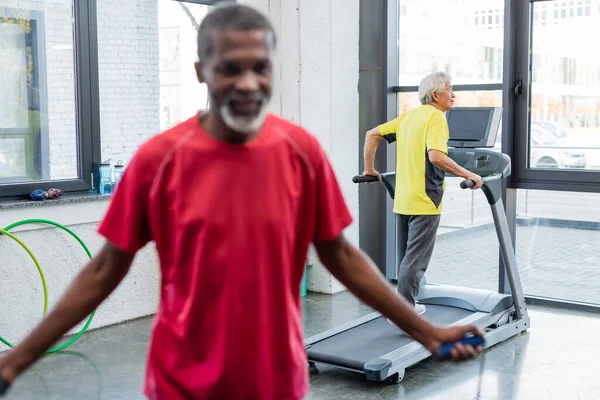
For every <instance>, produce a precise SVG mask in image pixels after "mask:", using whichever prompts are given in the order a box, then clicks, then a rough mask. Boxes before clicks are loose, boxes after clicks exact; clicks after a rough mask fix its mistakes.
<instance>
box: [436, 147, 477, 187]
mask: <svg viewBox="0 0 600 400" xmlns="http://www.w3.org/2000/svg"><path fill="white" fill-rule="evenodd" d="M427 155H428V157H429V161H431V163H432V164H433V165H435V166H436V167H438V168H439V169H441V170H442V171H444V172H447V173H449V174H452V175H456V176H460V177H462V178H464V179H467V180H471V181H473V182H475V186H474V187H473V189H479V188H480V187H481V186H483V180H482V179H481V177H480V176H479V175H477V174H474V173H472V172H470V171H468V170H466V169H464V168H463V167H461V166H460V165H458V164H457V163H456V162H454V160H452V159H451V158H450V157H448V156H447V155H446V154H444V153H442V152H441V151H439V150H429V151H428V152H427Z"/></svg>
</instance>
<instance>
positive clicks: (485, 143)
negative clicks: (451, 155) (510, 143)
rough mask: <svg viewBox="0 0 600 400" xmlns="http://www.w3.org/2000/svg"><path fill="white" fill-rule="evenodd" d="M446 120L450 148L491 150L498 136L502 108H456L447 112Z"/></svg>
mask: <svg viewBox="0 0 600 400" xmlns="http://www.w3.org/2000/svg"><path fill="white" fill-rule="evenodd" d="M446 119H447V120H448V128H449V130H450V138H449V140H448V146H449V147H457V148H467V149H474V148H482V147H489V148H491V147H494V145H495V143H496V137H497V136H498V129H499V128H500V121H501V119H502V107H455V108H453V109H452V110H449V111H447V112H446Z"/></svg>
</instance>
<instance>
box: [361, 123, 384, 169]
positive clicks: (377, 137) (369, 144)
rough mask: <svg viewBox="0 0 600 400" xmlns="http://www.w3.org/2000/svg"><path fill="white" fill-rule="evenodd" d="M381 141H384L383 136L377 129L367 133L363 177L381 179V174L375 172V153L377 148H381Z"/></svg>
mask: <svg viewBox="0 0 600 400" xmlns="http://www.w3.org/2000/svg"><path fill="white" fill-rule="evenodd" d="M381 139H383V136H382V135H381V133H380V132H379V129H378V128H377V127H375V128H373V129H371V130H370V131H368V132H367V135H366V137H365V147H364V150H363V155H364V165H365V168H364V171H365V172H364V173H363V175H375V176H377V177H379V179H381V177H380V176H379V174H377V172H376V171H375V152H376V151H377V146H379V142H380V141H381Z"/></svg>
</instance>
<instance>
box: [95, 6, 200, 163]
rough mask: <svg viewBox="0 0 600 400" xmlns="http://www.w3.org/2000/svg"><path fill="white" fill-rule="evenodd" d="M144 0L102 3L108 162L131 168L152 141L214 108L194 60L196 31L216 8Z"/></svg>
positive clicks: (102, 99)
mask: <svg viewBox="0 0 600 400" xmlns="http://www.w3.org/2000/svg"><path fill="white" fill-rule="evenodd" d="M139 3H140V1H139V0H136V1H133V0H132V1H128V2H124V3H122V4H121V5H120V6H119V7H115V6H114V2H112V1H107V0H99V2H98V19H99V21H100V23H99V26H98V59H99V74H100V81H99V88H100V115H101V130H102V140H101V142H102V160H103V161H105V162H109V163H111V164H113V165H114V164H115V163H117V162H118V161H121V162H122V163H123V164H125V165H127V163H128V162H129V161H130V159H131V157H132V156H133V154H134V153H135V152H136V150H137V149H138V148H139V146H140V145H141V144H142V143H143V142H144V141H146V140H147V139H148V138H150V137H151V136H154V135H156V134H158V133H159V132H162V131H164V130H165V129H168V128H171V127H173V126H174V125H176V124H178V123H180V122H182V121H184V120H186V119H188V118H190V117H192V116H193V115H194V114H195V113H196V112H197V111H198V110H204V109H206V108H207V106H208V95H207V92H206V89H205V87H204V86H202V85H200V84H199V83H198V80H197V77H196V71H195V68H194V63H195V61H196V59H197V44H196V40H197V36H196V30H197V27H198V26H199V24H200V23H201V22H202V19H203V18H204V16H205V15H206V14H207V13H208V10H209V6H206V5H202V4H194V3H192V2H180V1H172V0H158V1H155V2H151V3H152V4H146V2H144V4H145V5H144V7H141V8H140V6H139ZM122 15H127V18H122V17H121V16H122Z"/></svg>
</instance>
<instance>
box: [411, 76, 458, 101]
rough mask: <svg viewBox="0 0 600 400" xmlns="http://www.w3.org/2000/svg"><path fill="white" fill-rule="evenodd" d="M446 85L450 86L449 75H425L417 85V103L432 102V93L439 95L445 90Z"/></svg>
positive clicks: (450, 78)
mask: <svg viewBox="0 0 600 400" xmlns="http://www.w3.org/2000/svg"><path fill="white" fill-rule="evenodd" d="M446 84H448V85H451V84H452V77H451V76H450V74H448V73H446V72H443V71H439V72H433V73H431V74H429V75H427V76H426V77H425V78H423V79H422V80H421V83H420V84H419V101H420V102H421V104H429V103H432V102H433V93H434V92H436V93H441V92H443V91H444V90H445V89H446Z"/></svg>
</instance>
